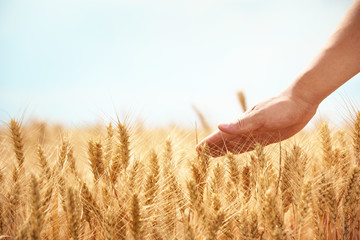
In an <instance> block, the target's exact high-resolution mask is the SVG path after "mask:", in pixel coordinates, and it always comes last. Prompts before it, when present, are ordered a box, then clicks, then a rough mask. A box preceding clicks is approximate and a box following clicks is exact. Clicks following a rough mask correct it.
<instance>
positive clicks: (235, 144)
mask: <svg viewBox="0 0 360 240" xmlns="http://www.w3.org/2000/svg"><path fill="white" fill-rule="evenodd" d="M204 144H206V145H207V146H208V147H209V154H210V155H211V156H212V157H219V156H223V155H225V154H226V153H227V152H232V153H243V152H247V151H250V150H252V149H253V146H255V140H254V139H253V138H251V137H249V136H247V137H241V136H235V135H230V134H227V133H224V132H222V131H219V130H218V131H215V132H214V133H212V134H211V135H209V136H208V137H206V138H205V139H203V140H202V141H201V142H200V143H199V144H198V145H197V146H196V150H197V151H198V152H200V151H201V146H203V145H204Z"/></svg>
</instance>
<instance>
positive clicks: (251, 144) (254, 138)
mask: <svg viewBox="0 0 360 240" xmlns="http://www.w3.org/2000/svg"><path fill="white" fill-rule="evenodd" d="M317 107H318V105H317V104H311V103H310V102H307V101H304V100H302V99H301V98H299V97H295V96H293V95H292V94H289V93H286V92H284V93H282V94H280V95H278V96H276V97H273V98H270V99H268V100H266V101H263V102H261V103H259V104H257V105H255V106H254V107H253V108H252V109H251V110H249V111H247V112H245V113H244V114H243V115H242V116H241V117H240V118H239V119H237V120H236V121H233V122H230V123H222V124H219V125H218V128H219V130H217V131H215V132H214V133H212V134H211V135H209V136H208V137H206V138H204V139H203V140H202V141H201V142H200V143H199V144H198V145H197V146H196V149H197V150H198V151H200V149H201V146H203V145H204V144H206V145H207V146H208V147H209V152H210V155H212V156H213V157H218V156H222V155H224V154H226V152H228V151H229V152H232V153H243V152H246V151H251V150H253V149H254V148H255V144H256V143H259V144H261V145H263V146H265V145H268V144H271V143H274V142H279V141H281V140H284V139H287V138H289V137H291V136H293V135H295V134H296V133H297V132H299V131H300V130H301V129H303V128H304V127H305V126H306V124H307V123H308V122H309V121H310V119H311V118H312V117H313V116H314V115H315V113H316V109H317Z"/></svg>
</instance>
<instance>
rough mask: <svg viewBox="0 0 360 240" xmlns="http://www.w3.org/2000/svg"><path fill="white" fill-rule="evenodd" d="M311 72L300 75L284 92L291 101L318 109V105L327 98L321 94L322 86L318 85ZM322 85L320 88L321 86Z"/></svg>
mask: <svg viewBox="0 0 360 240" xmlns="http://www.w3.org/2000/svg"><path fill="white" fill-rule="evenodd" d="M319 83H320V82H319V81H318V80H317V79H316V77H315V76H313V75H312V74H311V72H305V73H304V74H302V75H300V76H299V77H298V78H297V79H296V80H295V81H294V82H293V83H292V84H291V85H290V86H289V87H288V88H287V89H286V90H285V91H284V93H285V94H286V95H288V96H289V97H290V98H291V99H294V100H295V101H300V102H303V103H304V104H306V105H308V107H318V106H319V104H320V103H321V102H322V101H323V100H324V99H325V98H326V97H327V96H328V94H327V92H323V90H324V86H323V85H322V84H320V86H318V84H319ZM321 85H322V86H321Z"/></svg>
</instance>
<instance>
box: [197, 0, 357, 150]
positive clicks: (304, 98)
mask: <svg viewBox="0 0 360 240" xmlns="http://www.w3.org/2000/svg"><path fill="white" fill-rule="evenodd" d="M359 72H360V0H355V1H354V2H353V3H352V5H351V6H350V8H349V10H348V11H347V13H346V14H345V16H344V18H343V19H342V21H341V22H340V24H339V26H338V27H337V28H336V30H335V32H334V33H333V34H332V36H331V37H330V38H329V40H328V41H327V43H326V44H325V45H324V47H323V49H322V50H321V51H320V52H319V53H318V55H317V56H316V57H315V58H314V60H313V61H312V62H311V63H310V65H309V66H308V67H307V68H305V70H304V71H303V72H302V73H301V74H300V75H299V76H298V77H297V78H296V79H295V81H294V82H293V83H292V84H291V85H290V86H289V87H288V88H287V89H285V90H284V91H283V92H281V93H280V94H279V95H277V96H275V97H272V98H270V99H267V100H265V101H263V102H260V103H258V104H256V105H255V106H254V107H253V108H252V109H251V110H249V111H247V112H245V113H244V114H243V115H242V116H240V117H239V118H238V119H237V120H235V121H232V122H228V123H221V124H219V125H218V130H217V131H215V132H213V133H212V134H211V135H209V136H207V137H206V138H204V139H203V140H202V141H201V142H200V143H199V144H198V145H197V146H196V149H197V150H198V151H200V149H201V148H202V146H204V145H205V144H206V145H207V146H208V147H209V150H210V154H211V155H212V156H214V157H217V156H222V155H224V154H226V152H228V151H229V152H233V153H243V152H246V151H250V150H253V149H254V147H255V144H256V143H260V144H262V145H268V144H271V143H275V142H279V141H281V140H285V139H287V138H289V137H291V136H293V135H295V134H296V133H297V132H299V131H300V130H301V129H303V128H304V127H305V126H306V124H307V123H308V122H309V121H310V120H311V118H312V117H313V116H314V115H315V113H316V110H317V108H318V106H319V104H320V103H321V102H322V101H323V100H324V99H325V98H326V97H327V96H328V95H330V94H331V93H332V92H334V91H335V90H336V89H337V88H339V87H340V86H341V85H342V84H344V83H345V82H346V81H348V80H349V79H350V78H352V77H353V76H355V75H356V74H357V73H359Z"/></svg>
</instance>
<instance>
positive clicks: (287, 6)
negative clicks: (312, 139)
mask: <svg viewBox="0 0 360 240" xmlns="http://www.w3.org/2000/svg"><path fill="white" fill-rule="evenodd" d="M351 2H352V1H350V0H293V1H289V0H238V1H233V0H207V1H205V0H183V1H169V0H164V1H160V0H159V1H151V0H126V1H125V0H92V1H88V0H63V1H55V0H52V1H49V0H37V1H35V0H27V1H16V0H1V1H0V120H5V121H8V120H9V118H10V117H20V116H21V114H22V113H23V112H24V111H25V110H26V112H25V117H26V118H33V117H36V118H38V119H40V120H50V121H54V122H60V123H66V124H70V125H81V124H84V123H93V122H98V121H102V119H104V120H105V121H106V122H107V121H108V120H109V119H110V118H112V117H114V116H115V112H117V113H118V114H119V115H120V116H124V115H129V116H130V118H132V119H136V118H138V117H140V118H142V119H144V120H145V123H148V124H150V125H163V124H169V123H172V122H175V123H177V124H183V125H187V126H191V125H193V124H194V122H195V120H196V119H197V117H196V115H195V114H194V112H193V111H192V109H191V105H192V104H195V105H196V106H197V107H198V108H199V109H200V110H201V111H202V112H203V114H204V115H205V116H206V118H207V119H208V120H209V121H210V122H211V123H212V124H214V125H215V124H216V123H217V122H219V121H226V120H231V119H233V118H235V117H236V116H238V115H239V114H240V113H241V109H240V105H239V103H238V102H237V98H236V92H237V91H238V90H243V91H244V92H245V94H246V96H247V100H248V104H249V105H250V106H251V105H254V104H256V103H257V102H258V101H260V100H263V99H265V98H268V97H271V96H273V95H275V94H277V93H279V92H280V91H281V90H283V89H284V88H285V87H286V86H287V85H289V84H290V83H291V81H293V80H294V78H295V77H296V76H297V75H298V74H299V73H300V72H301V70H302V69H304V68H305V66H306V65H307V64H308V63H309V62H310V61H311V59H312V58H313V57H314V56H315V54H316V53H317V52H318V51H319V50H320V49H321V46H322V45H323V44H324V43H325V41H326V40H327V38H328V37H329V36H330V34H331V33H332V32H333V30H334V29H335V27H336V26H337V24H338V22H339V21H340V20H341V18H342V16H343V15H344V14H345V12H346V10H347V9H348V7H349V6H350V4H351ZM359 93H360V77H359V75H358V76H356V77H355V78H354V79H352V80H351V81H349V82H348V83H346V84H345V85H344V86H343V87H341V89H339V91H337V92H336V93H335V94H333V95H332V96H331V97H330V98H328V99H327V100H326V101H324V102H323V103H322V104H321V106H320V109H319V113H320V115H321V116H323V117H324V116H329V117H330V118H331V119H337V120H339V118H340V119H341V118H344V117H345V115H346V111H342V110H341V109H342V108H343V107H344V106H346V103H348V104H349V100H346V101H344V100H343V99H344V98H345V99H351V102H352V104H357V105H358V106H360V96H359ZM339 112H341V113H340V114H339Z"/></svg>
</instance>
